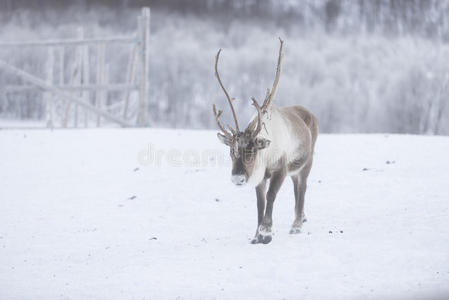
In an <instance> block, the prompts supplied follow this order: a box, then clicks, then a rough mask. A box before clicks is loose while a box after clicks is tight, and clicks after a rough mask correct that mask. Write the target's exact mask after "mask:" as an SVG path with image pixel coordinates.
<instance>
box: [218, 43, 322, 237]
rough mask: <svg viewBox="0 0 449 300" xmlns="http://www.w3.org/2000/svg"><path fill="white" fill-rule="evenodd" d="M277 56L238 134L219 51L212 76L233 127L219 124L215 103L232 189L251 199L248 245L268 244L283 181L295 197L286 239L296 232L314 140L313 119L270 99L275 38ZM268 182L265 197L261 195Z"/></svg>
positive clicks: (301, 217) (304, 111)
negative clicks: (253, 210)
mask: <svg viewBox="0 0 449 300" xmlns="http://www.w3.org/2000/svg"><path fill="white" fill-rule="evenodd" d="M279 41H280V47H279V57H278V61H277V68H276V75H275V79H274V82H273V86H272V88H271V90H270V89H267V93H266V96H265V100H264V101H263V104H262V106H260V105H259V103H258V102H257V100H256V99H255V98H254V97H251V100H252V105H253V106H254V107H255V109H256V114H255V115H254V117H253V118H252V119H251V121H250V122H249V124H248V126H247V128H246V129H245V130H244V131H241V130H240V127H239V124H238V121H237V116H236V113H235V110H234V106H233V104H232V101H233V100H234V99H233V98H232V99H231V97H230V96H229V93H228V92H227V91H226V89H225V87H224V86H223V83H222V81H221V79H220V75H219V73H218V60H219V58H220V53H221V49H220V50H219V51H218V53H217V55H216V57H215V76H216V77H217V80H218V83H219V84H220V87H221V89H222V90H223V92H224V94H225V95H226V98H227V101H228V103H229V106H230V108H231V112H232V116H233V118H234V122H235V128H232V127H231V126H229V125H228V126H227V127H225V126H224V125H223V123H222V122H221V121H220V116H221V114H222V113H223V111H221V110H220V111H218V112H217V109H216V107H215V104H213V105H212V111H213V113H214V116H215V120H216V122H217V125H218V127H219V128H220V130H221V132H222V133H220V132H219V133H217V136H218V139H219V140H220V141H221V142H222V143H223V144H225V145H227V146H229V148H230V155H231V159H232V176H231V181H232V182H233V183H234V184H236V185H244V184H246V183H249V184H252V185H254V186H255V187H256V196H257V229H256V234H255V237H254V239H252V241H251V243H253V244H257V243H263V244H268V243H269V242H271V240H272V231H271V228H272V224H273V221H272V212H273V203H274V200H275V199H276V194H277V193H278V191H279V189H280V187H281V185H282V183H283V182H284V179H285V177H286V176H290V177H291V179H292V181H293V188H294V194H295V219H294V221H293V224H292V226H291V229H290V233H291V234H296V233H300V231H301V227H302V224H303V222H305V221H306V218H305V215H304V195H305V192H306V187H307V177H308V176H309V173H310V169H311V167H312V161H313V150H314V146H315V142H316V139H317V135H318V123H317V119H316V118H315V116H314V115H313V114H312V113H311V112H310V111H308V110H307V109H306V108H304V107H302V106H290V107H276V106H275V105H273V103H272V102H273V98H274V95H275V93H276V89H277V86H278V83H279V77H280V73H281V63H282V50H283V44H284V42H283V40H282V39H280V38H279ZM268 180H269V182H270V183H269V188H268V192H267V193H266V194H265V192H266V186H267V181H268Z"/></svg>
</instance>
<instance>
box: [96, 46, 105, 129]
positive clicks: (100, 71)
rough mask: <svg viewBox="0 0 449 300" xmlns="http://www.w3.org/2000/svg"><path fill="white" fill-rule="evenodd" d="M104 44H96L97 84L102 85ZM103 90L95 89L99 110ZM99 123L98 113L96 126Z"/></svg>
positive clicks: (101, 105) (101, 104)
mask: <svg viewBox="0 0 449 300" xmlns="http://www.w3.org/2000/svg"><path fill="white" fill-rule="evenodd" d="M105 51H106V48H105V45H104V44H100V45H98V46H97V74H96V75H97V79H96V81H97V86H102V85H103V83H104V82H103V79H104V56H105ZM102 101H103V91H102V89H101V88H98V89H97V90H96V91H95V106H96V108H98V109H99V110H101V109H102V108H103V103H102ZM100 125H101V116H100V115H98V117H97V127H100Z"/></svg>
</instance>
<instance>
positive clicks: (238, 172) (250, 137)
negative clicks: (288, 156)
mask: <svg viewBox="0 0 449 300" xmlns="http://www.w3.org/2000/svg"><path fill="white" fill-rule="evenodd" d="M279 41H280V43H281V45H280V48H279V58H278V65H277V69H276V77H275V80H274V83H273V87H272V88H271V91H270V89H268V90H267V94H266V97H265V100H264V102H263V105H262V107H261V106H259V104H258V102H257V100H256V99H255V98H254V97H251V100H252V105H253V106H254V107H255V108H256V110H257V118H256V119H255V120H254V121H253V122H251V123H250V124H249V125H248V127H247V128H246V129H245V130H244V131H240V128H239V124H238V121H237V116H236V114H235V110H234V106H233V104H232V101H233V100H234V99H231V97H230V96H229V94H228V92H227V91H226V89H225V88H224V86H223V83H222V82H221V79H220V75H219V74H218V60H219V58H220V53H221V49H220V50H218V53H217V56H216V57H215V76H216V77H217V80H218V83H219V84H220V86H221V89H222V90H223V92H224V94H225V95H226V98H227V100H228V103H229V106H230V107H231V112H232V116H233V118H234V122H235V128H232V127H231V126H229V125H228V126H227V128H226V127H225V126H223V124H222V123H221V122H220V120H219V118H220V116H221V114H222V113H223V111H221V110H219V111H218V112H217V109H216V108H215V104H214V105H212V111H213V113H214V116H215V120H216V121H217V124H218V127H219V128H220V130H221V131H222V133H220V132H219V133H217V136H218V139H219V140H220V141H221V142H222V143H223V144H225V145H227V146H229V148H230V155H231V159H232V177H231V180H232V182H233V183H234V184H236V185H243V184H245V183H246V182H247V181H248V179H249V178H250V177H251V175H252V174H253V171H254V168H255V164H256V158H257V153H258V152H259V151H260V150H262V149H265V148H267V147H268V146H269V145H270V140H268V139H266V138H263V137H261V136H259V133H260V131H261V130H262V127H263V125H264V124H263V123H262V116H263V114H264V113H266V112H267V111H268V109H269V108H270V106H271V101H272V100H273V97H274V94H275V92H276V88H277V84H278V82H279V76H280V71H281V68H280V66H281V60H282V46H283V41H282V40H281V39H279ZM228 129H229V130H228Z"/></svg>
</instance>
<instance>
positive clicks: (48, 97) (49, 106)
mask: <svg viewBox="0 0 449 300" xmlns="http://www.w3.org/2000/svg"><path fill="white" fill-rule="evenodd" d="M54 69H55V51H54V48H53V47H50V48H48V60H47V64H46V70H45V71H46V73H47V83H48V84H50V85H52V84H53V72H54ZM54 100H55V99H54V96H53V93H51V92H47V93H45V114H46V116H45V118H46V123H47V125H46V126H47V128H52V129H53V127H54V122H53V113H54Z"/></svg>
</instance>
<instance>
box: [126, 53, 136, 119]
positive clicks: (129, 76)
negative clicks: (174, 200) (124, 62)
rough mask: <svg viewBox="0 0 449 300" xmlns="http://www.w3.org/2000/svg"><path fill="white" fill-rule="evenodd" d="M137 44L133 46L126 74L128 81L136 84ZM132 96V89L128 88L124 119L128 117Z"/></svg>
mask: <svg viewBox="0 0 449 300" xmlns="http://www.w3.org/2000/svg"><path fill="white" fill-rule="evenodd" d="M137 48H138V47H137V45H135V46H133V49H132V52H131V56H130V58H129V63H128V69H127V71H126V72H127V74H126V83H127V84H134V81H135V73H136V72H135V65H136V57H137V55H136V54H137ZM130 96H131V90H130V89H127V90H126V92H125V103H124V104H123V120H126V119H127V118H128V107H129V98H130Z"/></svg>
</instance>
